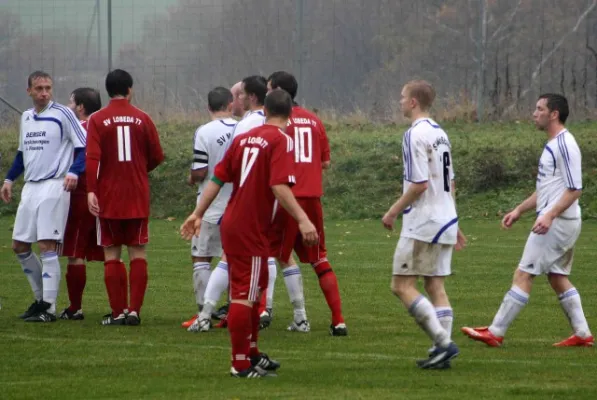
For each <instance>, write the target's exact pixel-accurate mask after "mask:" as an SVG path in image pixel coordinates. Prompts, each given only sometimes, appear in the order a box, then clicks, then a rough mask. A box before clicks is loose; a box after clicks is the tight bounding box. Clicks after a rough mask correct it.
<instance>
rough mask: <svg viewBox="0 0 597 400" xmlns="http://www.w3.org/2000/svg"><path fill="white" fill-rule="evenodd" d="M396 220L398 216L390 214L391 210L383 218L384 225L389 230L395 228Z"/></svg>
mask: <svg viewBox="0 0 597 400" xmlns="http://www.w3.org/2000/svg"><path fill="white" fill-rule="evenodd" d="M395 222H396V216H395V215H392V214H390V213H389V212H387V213H386V214H385V215H384V216H383V218H382V219H381V223H382V224H383V227H384V228H386V229H387V230H389V231H393V230H394V223H395Z"/></svg>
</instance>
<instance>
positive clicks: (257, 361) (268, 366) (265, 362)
mask: <svg viewBox="0 0 597 400" xmlns="http://www.w3.org/2000/svg"><path fill="white" fill-rule="evenodd" d="M251 365H252V366H253V367H254V368H255V369H259V370H262V371H275V370H277V369H278V368H280V363H279V362H278V361H276V360H272V359H271V358H269V356H268V355H267V354H265V353H260V354H259V355H258V356H255V357H251Z"/></svg>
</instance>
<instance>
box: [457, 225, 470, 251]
mask: <svg viewBox="0 0 597 400" xmlns="http://www.w3.org/2000/svg"><path fill="white" fill-rule="evenodd" d="M466 242H467V240H466V236H464V233H462V231H461V230H460V228H458V233H457V234H456V246H454V248H455V249H456V251H460V250H462V249H464V248H465V247H466Z"/></svg>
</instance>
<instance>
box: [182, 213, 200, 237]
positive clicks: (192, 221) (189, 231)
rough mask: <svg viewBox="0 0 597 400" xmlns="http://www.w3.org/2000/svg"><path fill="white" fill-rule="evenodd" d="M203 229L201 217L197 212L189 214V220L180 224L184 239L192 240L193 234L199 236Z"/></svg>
mask: <svg viewBox="0 0 597 400" xmlns="http://www.w3.org/2000/svg"><path fill="white" fill-rule="evenodd" d="M200 231H201V218H199V217H198V216H197V215H196V214H195V213H193V214H191V215H189V217H188V218H187V220H186V221H185V222H184V223H183V224H182V225H181V226H180V236H182V238H183V239H184V240H191V239H192V238H193V236H199V232H200Z"/></svg>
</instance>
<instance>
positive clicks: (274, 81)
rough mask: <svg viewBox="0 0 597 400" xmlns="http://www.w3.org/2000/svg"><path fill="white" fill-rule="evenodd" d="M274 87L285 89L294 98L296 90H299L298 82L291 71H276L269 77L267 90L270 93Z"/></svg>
mask: <svg viewBox="0 0 597 400" xmlns="http://www.w3.org/2000/svg"><path fill="white" fill-rule="evenodd" d="M274 89H282V90H285V91H286V92H288V94H289V95H290V97H291V98H292V100H294V98H295V97H296V92H298V82H297V81H296V78H295V77H294V75H292V74H291V73H288V72H286V71H276V72H274V73H273V74H271V75H270V76H269V78H267V92H268V93H269V92H271V91H272V90H274Z"/></svg>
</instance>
